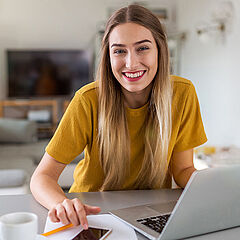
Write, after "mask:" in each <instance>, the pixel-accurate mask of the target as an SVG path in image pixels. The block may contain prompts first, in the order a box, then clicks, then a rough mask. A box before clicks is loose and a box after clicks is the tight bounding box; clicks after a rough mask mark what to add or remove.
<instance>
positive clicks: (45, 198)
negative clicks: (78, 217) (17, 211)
mask: <svg viewBox="0 0 240 240" xmlns="http://www.w3.org/2000/svg"><path fill="white" fill-rule="evenodd" d="M30 188H31V192H32V194H33V196H34V197H35V199H36V200H37V201H38V202H39V203H40V204H41V205H43V206H44V207H46V208H47V209H51V208H52V207H54V206H56V205H57V204H58V203H61V202H63V201H64V199H66V198H67V197H66V195H65V194H64V192H63V190H62V188H61V187H60V186H59V185H58V183H57V182H56V181H55V180H54V179H52V178H51V177H50V176H48V175H44V174H38V175H34V174H33V176H32V179H31V183H30Z"/></svg>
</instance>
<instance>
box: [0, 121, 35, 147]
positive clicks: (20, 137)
mask: <svg viewBox="0 0 240 240" xmlns="http://www.w3.org/2000/svg"><path fill="white" fill-rule="evenodd" d="M36 140H37V123H36V122H33V121H29V120H25V119H12V118H0V142H1V143H27V142H33V141H36Z"/></svg>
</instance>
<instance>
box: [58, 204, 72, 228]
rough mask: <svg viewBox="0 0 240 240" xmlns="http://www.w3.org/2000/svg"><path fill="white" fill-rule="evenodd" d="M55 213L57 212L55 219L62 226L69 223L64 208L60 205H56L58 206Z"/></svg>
mask: <svg viewBox="0 0 240 240" xmlns="http://www.w3.org/2000/svg"><path fill="white" fill-rule="evenodd" d="M56 211H57V217H58V219H59V220H60V221H61V222H62V223H63V224H64V225H66V224H69V223H70V221H69V219H68V218H67V214H66V211H65V208H64V207H63V206H62V204H58V205H57V207H56Z"/></svg>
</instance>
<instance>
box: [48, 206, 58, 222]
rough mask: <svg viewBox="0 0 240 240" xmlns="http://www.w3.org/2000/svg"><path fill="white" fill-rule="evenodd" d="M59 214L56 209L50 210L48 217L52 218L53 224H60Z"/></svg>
mask: <svg viewBox="0 0 240 240" xmlns="http://www.w3.org/2000/svg"><path fill="white" fill-rule="evenodd" d="M56 214H57V212H56V209H55V208H52V209H51V210H49V212H48V217H49V218H50V220H51V221H52V222H60V220H59V219H58V218H57V215H56Z"/></svg>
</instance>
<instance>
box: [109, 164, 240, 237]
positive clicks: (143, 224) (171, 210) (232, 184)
mask: <svg viewBox="0 0 240 240" xmlns="http://www.w3.org/2000/svg"><path fill="white" fill-rule="evenodd" d="M239 199H240V165H231V166H226V167H218V168H208V169H205V170H200V171H195V172H194V173H193V174H192V176H191V178H190V179H189V181H188V183H187V185H186V187H185V189H184V191H183V192H182V194H181V196H180V198H179V200H178V201H177V202H166V203H159V204H152V205H149V204H147V205H141V206H136V207H129V208H124V209H118V210H113V211H111V212H110V213H111V214H112V215H113V216H115V217H117V218H118V219H120V220H122V221H124V222H125V223H127V224H129V225H130V226H131V227H133V228H134V229H135V230H137V231H138V232H140V233H142V234H143V235H145V236H146V237H147V238H149V239H158V240H176V239H185V238H188V237H193V236H198V235H202V234H206V233H210V232H215V231H219V230H223V229H228V228H233V227H237V226H240V203H239Z"/></svg>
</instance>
